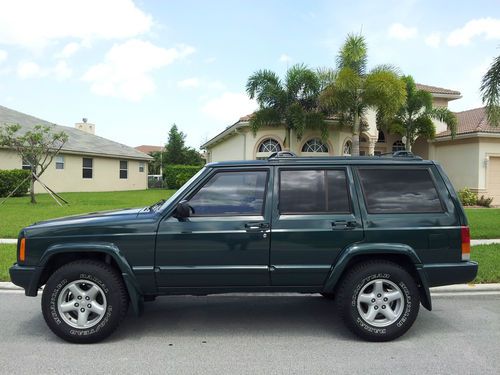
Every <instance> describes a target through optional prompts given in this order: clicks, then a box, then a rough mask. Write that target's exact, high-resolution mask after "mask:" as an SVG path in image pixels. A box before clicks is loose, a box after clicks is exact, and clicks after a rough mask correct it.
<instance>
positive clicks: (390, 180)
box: [10, 153, 477, 343]
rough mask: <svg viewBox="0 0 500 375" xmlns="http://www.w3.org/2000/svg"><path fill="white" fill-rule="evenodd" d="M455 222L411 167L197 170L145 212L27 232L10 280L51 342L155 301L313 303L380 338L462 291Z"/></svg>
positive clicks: (461, 251) (80, 335)
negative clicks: (233, 298)
mask: <svg viewBox="0 0 500 375" xmlns="http://www.w3.org/2000/svg"><path fill="white" fill-rule="evenodd" d="M469 255H470V238H469V228H468V226H467V218H466V217H465V214H464V211H463V209H462V206H461V205H460V202H459V199H458V198H457V195H456V193H455V191H454V189H453V187H452V185H451V183H450V181H449V180H448V178H447V177H446V175H445V174H444V172H443V170H442V169H441V167H440V166H439V165H438V164H436V163H434V162H432V161H424V160H422V159H420V158H417V157H413V156H411V155H406V154H403V155H399V156H396V155H394V156H390V157H347V158H345V157H336V158H335V157H330V158H299V157H293V156H292V155H290V154H287V153H278V154H277V155H272V157H270V158H269V159H268V160H257V161H242V162H223V163H212V164H208V165H207V166H206V167H205V168H203V169H202V170H201V171H200V172H199V173H198V174H196V175H195V176H194V177H193V178H192V179H191V180H190V181H188V182H187V183H186V184H185V185H184V186H183V187H182V188H181V189H180V190H178V191H177V192H176V193H175V194H174V195H173V196H172V197H171V198H170V199H168V200H167V201H162V202H158V203H157V204H154V205H152V206H150V207H144V208H138V209H127V210H121V211H113V212H103V213H94V214H88V215H84V216H76V217H67V218H62V219H56V220H48V221H44V222H40V223H36V224H34V225H32V226H29V227H26V228H24V229H23V230H22V231H21V232H20V235H19V240H18V254H17V263H16V264H14V265H13V267H12V268H11V269H10V275H11V278H12V281H13V282H14V283H15V284H17V285H20V286H22V287H23V288H24V289H25V290H26V295H28V296H36V295H37V292H38V289H39V288H40V287H41V286H42V285H45V287H44V288H43V296H42V312H43V316H44V318H45V320H46V322H47V324H48V325H49V327H50V328H51V329H52V331H54V333H55V334H57V335H58V336H60V337H62V338H63V339H65V340H68V341H72V342H79V343H89V342H96V341H99V340H101V339H103V338H105V337H107V336H108V335H109V334H111V333H112V332H113V331H114V330H115V329H116V327H117V326H118V324H119V323H120V321H121V320H122V319H123V317H124V316H125V314H126V312H127V308H128V306H129V304H130V305H131V306H132V308H133V311H134V312H135V313H136V314H140V313H141V312H142V309H143V303H144V301H150V300H153V299H154V298H155V297H156V296H160V295H173V294H188V295H206V294H214V293H230V292H299V293H321V294H322V295H323V296H324V297H326V298H331V299H334V303H335V304H336V306H337V308H338V312H339V313H340V315H341V316H342V317H343V319H344V320H345V322H346V324H347V325H348V327H349V328H350V329H351V330H352V331H353V332H354V333H355V334H357V335H359V336H361V337H362V338H364V339H367V340H372V341H386V340H391V339H394V338H396V337H398V336H400V335H402V334H403V333H404V332H406V331H407V330H408V329H409V328H410V327H411V325H412V324H413V322H414V321H415V319H416V317H417V314H418V310H419V307H420V304H422V305H423V306H424V307H425V308H427V309H428V310H430V309H431V298H430V294H429V287H432V286H438V285H446V284H455V283H465V282H468V281H471V280H473V279H474V277H475V276H476V273H477V264H476V263H474V262H471V261H470V260H469Z"/></svg>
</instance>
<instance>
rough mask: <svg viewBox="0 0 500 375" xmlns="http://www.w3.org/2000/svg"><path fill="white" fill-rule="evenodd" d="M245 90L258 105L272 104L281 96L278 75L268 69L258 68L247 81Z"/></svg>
mask: <svg viewBox="0 0 500 375" xmlns="http://www.w3.org/2000/svg"><path fill="white" fill-rule="evenodd" d="M246 91H247V94H248V96H249V97H250V99H254V98H255V99H256V100H257V103H259V105H260V106H273V105H276V104H277V102H279V101H280V99H281V98H282V97H283V87H282V84H281V80H280V78H279V77H278V75H277V74H276V73H274V72H272V71H270V70H267V69H263V70H258V71H257V72H255V73H254V74H252V75H251V76H250V77H249V78H248V81H247V84H246Z"/></svg>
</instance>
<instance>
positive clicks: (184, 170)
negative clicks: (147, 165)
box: [163, 165, 202, 189]
mask: <svg viewBox="0 0 500 375" xmlns="http://www.w3.org/2000/svg"><path fill="white" fill-rule="evenodd" d="M201 168H202V166H201V165H167V167H166V168H165V169H164V170H163V174H164V177H163V178H164V180H165V183H166V184H167V187H168V188H169V189H179V188H180V187H181V186H182V185H184V184H185V183H186V181H187V180H189V179H190V178H191V177H192V176H194V175H195V174H196V173H197V172H198V171H199V170H200V169H201Z"/></svg>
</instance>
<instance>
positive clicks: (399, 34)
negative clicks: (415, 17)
mask: <svg viewBox="0 0 500 375" xmlns="http://www.w3.org/2000/svg"><path fill="white" fill-rule="evenodd" d="M388 33H389V37H390V38H393V39H399V40H408V39H412V38H415V37H416V36H417V33H418V31H417V28H416V27H406V26H404V25H402V24H400V23H393V24H392V25H391V27H389V31H388Z"/></svg>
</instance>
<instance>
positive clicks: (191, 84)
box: [177, 77, 200, 89]
mask: <svg viewBox="0 0 500 375" xmlns="http://www.w3.org/2000/svg"><path fill="white" fill-rule="evenodd" d="M177 86H178V87H180V88H181V89H187V88H196V87H199V86H200V80H199V78H196V77H192V78H186V79H183V80H182V81H179V82H177Z"/></svg>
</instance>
